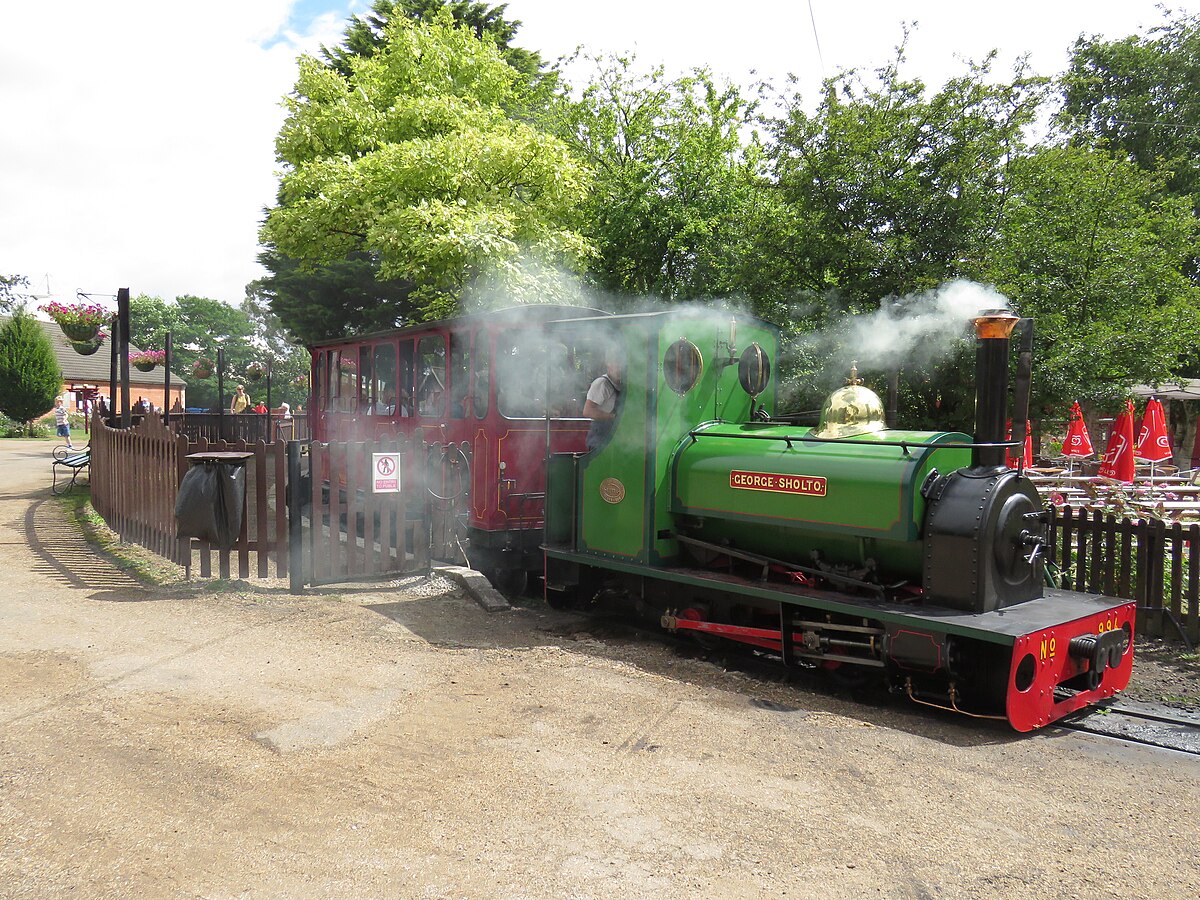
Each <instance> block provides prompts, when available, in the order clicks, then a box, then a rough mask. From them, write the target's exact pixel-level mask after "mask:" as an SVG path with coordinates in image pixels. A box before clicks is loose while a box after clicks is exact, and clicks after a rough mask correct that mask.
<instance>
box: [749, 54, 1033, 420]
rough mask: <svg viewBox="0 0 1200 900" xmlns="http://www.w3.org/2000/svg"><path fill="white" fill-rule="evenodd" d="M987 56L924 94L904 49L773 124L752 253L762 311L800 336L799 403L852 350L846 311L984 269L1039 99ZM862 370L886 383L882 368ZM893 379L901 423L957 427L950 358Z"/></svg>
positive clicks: (966, 373)
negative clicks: (870, 73)
mask: <svg viewBox="0 0 1200 900" xmlns="http://www.w3.org/2000/svg"><path fill="white" fill-rule="evenodd" d="M991 61H992V60H991V58H990V57H989V58H988V59H987V60H985V61H984V62H983V63H981V64H968V66H967V70H966V72H965V74H963V75H961V76H959V77H956V78H952V79H950V80H949V81H947V82H946V84H945V85H943V86H942V87H941V88H939V89H937V90H936V91H929V90H927V89H926V87H925V85H924V84H923V83H922V82H921V81H919V80H916V79H908V78H905V77H903V75H902V72H901V67H902V64H903V62H904V48H903V46H901V48H900V49H899V51H898V53H897V57H896V59H895V60H893V61H892V62H891V63H889V64H888V65H886V66H884V67H882V68H881V69H879V70H877V72H876V73H875V75H876V77H875V79H873V80H867V79H865V78H863V77H862V76H860V75H859V74H858V73H856V72H843V73H841V74H839V75H837V76H836V77H834V78H831V79H829V80H828V81H826V83H825V85H824V89H823V93H822V96H821V101H820V103H819V104H818V106H817V108H816V110H815V111H814V112H811V113H810V112H808V111H806V109H805V107H804V104H803V98H802V97H800V96H799V95H796V96H794V97H792V98H791V99H790V101H789V102H788V104H787V106H786V109H785V112H784V114H783V115H782V116H781V117H779V118H778V119H776V120H775V121H774V122H773V123H772V133H773V135H774V139H775V140H774V144H773V146H772V148H771V162H772V169H771V171H772V174H773V176H774V178H775V181H776V185H777V189H776V195H775V196H774V197H773V198H771V200H769V201H768V202H767V204H766V205H765V207H764V209H765V211H766V215H765V216H764V218H763V221H762V225H761V226H760V227H758V228H755V229H753V234H754V235H755V237H754V243H753V247H752V250H751V252H750V253H749V257H748V258H749V259H750V261H751V263H752V265H753V267H754V269H755V270H756V271H757V272H758V273H759V274H758V276H757V277H758V278H759V279H761V280H762V281H763V282H765V284H764V286H763V290H765V291H768V292H770V294H769V297H770V302H769V303H765V304H764V307H767V308H769V307H772V306H773V307H774V308H775V309H777V310H780V311H781V312H782V311H783V310H787V311H788V312H787V314H786V315H781V314H777V317H778V318H779V319H780V320H784V321H788V322H789V324H790V326H791V328H792V330H793V332H794V333H795V334H796V340H795V342H794V347H795V350H794V352H793V354H792V355H791V356H790V357H789V360H788V361H787V365H786V366H785V375H787V376H790V378H791V380H792V381H793V382H794V383H795V384H797V385H800V386H801V387H799V388H797V390H796V399H797V402H798V403H800V404H801V405H804V406H815V405H819V403H820V400H821V396H822V394H823V393H824V392H825V391H827V390H828V388H829V386H831V385H833V384H836V383H837V380H838V379H839V378H841V377H844V376H845V371H846V369H847V368H848V366H849V363H850V360H851V359H852V358H854V357H855V356H858V351H857V350H856V349H854V348H851V347H848V346H845V345H844V339H843V338H842V337H841V335H842V334H844V333H845V332H848V331H850V330H851V326H852V323H850V322H848V321H847V318H846V317H848V316H854V315H860V314H871V313H874V312H876V311H878V310H879V309H880V308H881V304H883V303H885V302H887V303H891V302H893V301H898V300H900V299H902V298H905V297H910V296H912V295H915V294H920V293H922V292H925V291H928V290H930V289H933V288H935V287H937V286H938V285H941V284H943V283H945V282H947V281H949V280H952V279H955V278H968V279H979V278H981V277H982V276H983V274H984V273H985V272H986V271H987V266H986V261H987V255H988V253H989V248H990V246H991V244H992V242H993V241H994V240H995V238H996V234H997V229H998V228H999V226H1000V222H1001V220H1002V217H1003V212H1004V207H1005V204H1006V202H1007V201H1008V198H1009V194H1010V190H1011V188H1010V183H1009V176H1008V172H1009V170H1010V168H1011V166H1012V165H1013V162H1014V160H1016V159H1018V158H1019V157H1020V156H1021V155H1022V154H1023V153H1024V152H1025V151H1026V145H1025V140H1024V137H1023V131H1024V129H1025V128H1026V127H1027V126H1028V125H1029V124H1030V123H1032V122H1033V121H1034V119H1035V117H1036V115H1037V110H1038V107H1039V104H1040V102H1041V101H1042V98H1043V97H1044V94H1045V91H1046V85H1045V82H1044V81H1043V80H1042V79H1038V78H1035V77H1032V76H1030V75H1029V74H1028V73H1027V72H1026V71H1025V70H1024V68H1022V67H1018V69H1017V70H1016V71H1015V72H1014V73H1013V77H1012V78H1011V79H1010V80H1008V81H1005V82H1000V83H997V82H995V81H993V80H992V77H991V70H990V66H991ZM771 284H774V285H776V286H777V287H775V288H774V289H772V288H771V287H770V285H771ZM858 363H859V367H860V368H861V369H864V370H865V374H867V375H868V377H869V378H873V377H877V376H879V379H878V380H879V381H880V382H882V381H883V378H882V377H881V373H879V371H878V370H879V366H880V364H881V361H880V360H877V359H864V358H861V357H859V358H858ZM893 364H894V362H893V361H890V360H889V361H888V363H887V365H893ZM827 367H828V368H827ZM872 370H874V373H873V371H872ZM902 374H903V378H902V384H901V387H902V397H903V398H904V406H903V407H902V410H901V417H902V419H903V421H905V422H910V423H913V424H921V425H933V424H935V423H947V424H950V423H957V422H959V421H960V420H961V419H962V418H963V410H966V409H967V408H968V407H969V404H970V398H971V392H972V390H973V385H971V383H970V366H969V365H963V364H962V357H961V355H960V356H952V358H951V359H950V360H949V361H948V362H943V363H937V364H929V365H923V366H919V367H917V366H912V365H910V366H908V367H906V368H905V369H904V370H903V373H902Z"/></svg>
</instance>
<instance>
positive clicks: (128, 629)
mask: <svg viewBox="0 0 1200 900" xmlns="http://www.w3.org/2000/svg"><path fill="white" fill-rule="evenodd" d="M46 453H47V451H46V450H45V449H41V448H40V446H35V445H32V444H26V443H24V442H9V441H5V442H0V896H3V897H44V896H60V895H68V894H70V895H74V896H87V897H91V896H130V895H139V896H152V897H154V896H172V897H173V896H181V895H182V896H193V895H194V896H204V897H229V896H239V897H240V896H280V895H284V896H321V897H328V896H354V897H363V896H378V897H506V898H507V897H511V898H525V897H530V898H533V897H580V898H583V897H595V898H607V897H617V896H619V897H656V898H657V897H768V896H769V897H785V896H788V897H823V898H841V897H846V898H850V897H854V898H857V897H863V896H881V897H897V898H903V897H917V898H929V897H981V898H982V897H989V898H990V897H1043V896H1045V895H1046V894H1048V893H1050V892H1053V893H1054V894H1055V895H1061V896H1065V897H1087V898H1095V897H1131V896H1136V897H1161V898H1169V897H1180V898H1193V897H1196V896H1198V895H1200V869H1198V867H1197V860H1198V859H1200V826H1198V824H1197V823H1200V764H1198V763H1197V762H1196V761H1195V760H1194V758H1183V757H1179V756H1176V755H1172V754H1165V753H1158V752H1155V751H1151V750H1142V749H1136V748H1133V749H1131V748H1128V747H1125V746H1123V745H1119V744H1112V743H1104V742H1102V741H1100V740H1099V739H1095V738H1091V737H1087V736H1079V735H1073V734H1065V733H1061V732H1047V733H1043V734H1038V735H1034V736H1029V737H1018V736H1016V735H1014V734H1012V733H1010V732H1008V731H1005V730H1003V729H1001V728H999V727H992V726H989V725H988V724H986V723H979V724H975V723H964V722H961V721H959V720H952V719H945V718H940V717H936V716H935V717H928V716H925V715H922V714H919V713H917V712H915V711H911V710H909V709H908V708H906V707H902V706H888V707H884V708H879V707H873V706H864V705H861V704H854V703H851V702H848V701H844V700H842V699H840V698H839V697H837V696H836V695H833V694H830V693H828V692H824V691H815V690H812V689H810V687H807V686H803V685H802V686H792V685H787V684H773V683H765V682H763V681H761V680H752V679H749V678H746V677H744V676H741V675H738V674H736V673H726V672H723V671H721V670H720V669H719V668H717V667H715V666H713V665H711V664H709V663H705V662H702V661H698V660H693V659H688V658H686V657H683V656H680V655H677V654H675V653H674V652H672V650H671V647H670V645H669V644H667V643H663V642H660V641H650V640H644V641H643V640H637V639H633V640H628V639H623V640H620V641H606V640H602V639H597V638H595V637H592V636H591V635H590V633H589V631H588V629H589V628H591V629H595V626H594V624H593V623H588V622H586V621H584V620H581V619H577V618H574V617H571V616H567V615H561V614H557V613H552V612H548V611H536V610H521V609H518V610H513V611H512V612H508V613H500V614H491V615H489V614H488V613H485V612H483V611H482V610H480V609H479V608H478V607H476V606H475V605H474V604H473V603H471V602H470V601H468V600H467V599H465V598H464V597H463V596H462V595H461V593H460V592H459V591H458V590H457V589H455V588H453V587H452V586H451V585H449V584H448V583H445V582H441V581H436V580H435V581H428V580H416V581H413V582H410V583H406V584H405V585H402V586H399V587H396V588H392V589H388V588H380V587H376V588H373V589H371V590H362V591H343V592H341V593H340V594H332V593H323V594H314V595H311V596H306V597H302V598H294V597H291V596H289V595H287V594H285V593H272V592H265V593H264V592H255V593H248V592H245V593H238V592H224V593H214V592H211V591H209V590H206V589H204V588H200V587H197V588H196V589H193V590H188V591H183V592H175V593H172V594H163V593H160V592H149V591H145V590H142V589H140V588H137V587H135V586H133V585H132V584H130V583H128V581H127V580H123V576H119V575H118V574H117V573H115V572H113V571H111V570H107V569H106V567H105V566H104V565H103V564H102V561H100V560H97V559H95V558H93V557H90V556H89V555H88V554H87V552H86V551H85V550H78V549H77V553H76V556H75V557H73V562H72V564H71V565H67V566H64V565H63V564H62V563H61V561H55V555H54V544H55V541H56V540H57V539H58V538H59V537H61V536H62V534H63V533H64V532H62V531H59V529H66V527H67V526H65V525H63V524H62V523H61V519H58V520H56V519H55V517H54V515H53V510H54V507H53V501H50V500H49V499H48V490H46V485H47V483H48V462H47V459H46V458H45V457H46ZM60 552H61V551H60ZM76 565H77V566H79V567H80V569H81V571H86V572H87V573H88V574H87V576H86V578H80V577H79V576H78V575H76V574H73V572H72V570H73V569H74V568H75V567H76ZM592 633H600V632H599V630H594V631H593V632H592Z"/></svg>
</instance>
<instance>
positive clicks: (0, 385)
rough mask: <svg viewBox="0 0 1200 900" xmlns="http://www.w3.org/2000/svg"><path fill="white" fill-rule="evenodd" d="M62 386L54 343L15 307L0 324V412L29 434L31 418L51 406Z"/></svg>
mask: <svg viewBox="0 0 1200 900" xmlns="http://www.w3.org/2000/svg"><path fill="white" fill-rule="evenodd" d="M62 386H63V374H62V370H61V369H60V368H59V367H58V360H57V359H56V358H55V356H54V347H53V346H52V345H51V343H50V339H49V338H47V337H46V334H45V332H44V331H43V330H42V326H41V325H39V324H38V323H37V320H36V319H34V318H33V316H31V315H29V314H28V313H25V312H22V311H20V310H18V311H17V312H16V314H15V315H13V317H12V318H11V319H10V320H9V321H8V322H7V323H6V324H5V325H4V326H3V327H0V412H2V413H4V415H6V416H8V417H9V418H10V419H13V420H14V421H17V422H24V423H25V425H26V428H27V430H28V434H29V436H30V437H33V434H34V430H33V422H34V420H35V419H37V418H38V417H40V416H43V415H45V414H46V413H47V412H48V411H49V410H50V409H51V408H52V407H53V406H54V398H55V397H57V396H58V394H59V391H61V390H62Z"/></svg>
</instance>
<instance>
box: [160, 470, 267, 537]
mask: <svg viewBox="0 0 1200 900" xmlns="http://www.w3.org/2000/svg"><path fill="white" fill-rule="evenodd" d="M253 455H254V454H253V453H239V452H228V451H218V452H213V453H190V454H188V456H187V460H188V462H189V463H190V464H191V468H190V469H188V471H187V474H185V475H184V476H183V481H182V482H180V484H179V494H178V495H177V496H176V497H175V526H176V527H175V533H176V535H177V536H178V537H181V538H198V539H199V540H202V541H208V542H209V543H212V544H215V545H216V546H218V547H220V548H222V549H226V550H227V549H229V548H230V547H232V546H233V545H234V543H235V542H236V541H237V538H238V534H240V533H241V530H242V517H243V515H244V514H245V506H246V460H247V459H249V458H250V457H252V456H253Z"/></svg>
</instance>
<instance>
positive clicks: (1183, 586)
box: [1048, 507, 1200, 642]
mask: <svg viewBox="0 0 1200 900" xmlns="http://www.w3.org/2000/svg"><path fill="white" fill-rule="evenodd" d="M1050 516H1051V518H1050V534H1051V543H1050V547H1049V552H1048V559H1049V561H1050V562H1051V563H1053V564H1054V565H1055V566H1057V567H1058V568H1060V569H1061V570H1062V580H1063V587H1064V588H1067V589H1068V590H1076V591H1086V592H1089V593H1096V594H1105V595H1107V596H1110V597H1121V598H1124V599H1129V600H1136V601H1137V604H1138V611H1139V612H1138V620H1139V628H1140V629H1141V630H1142V631H1143V633H1147V634H1150V635H1154V636H1161V637H1164V638H1167V639H1174V638H1177V637H1179V631H1182V632H1184V633H1185V634H1186V635H1187V636H1188V638H1189V640H1191V641H1192V642H1200V525H1198V524H1192V525H1182V524H1180V523H1178V522H1175V523H1170V524H1168V523H1166V522H1162V521H1160V520H1157V519H1152V520H1146V519H1133V518H1124V517H1117V516H1114V515H1111V514H1107V515H1106V514H1105V513H1104V512H1103V511H1102V510H1091V511H1089V510H1075V509H1071V508H1070V507H1062V508H1058V507H1050ZM1171 620H1173V621H1171ZM1176 626H1178V630H1177V627H1176Z"/></svg>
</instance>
